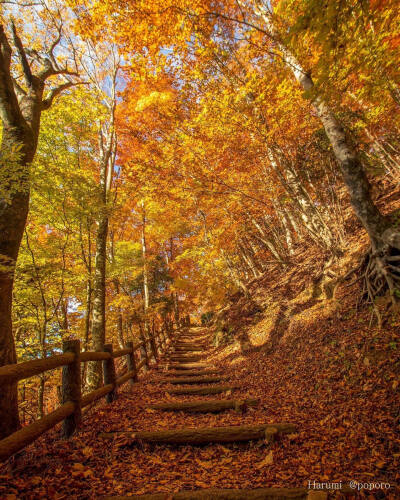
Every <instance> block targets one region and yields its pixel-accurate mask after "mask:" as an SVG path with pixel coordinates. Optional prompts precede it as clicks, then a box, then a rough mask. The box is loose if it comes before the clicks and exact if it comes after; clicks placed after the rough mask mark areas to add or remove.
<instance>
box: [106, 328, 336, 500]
mask: <svg viewBox="0 0 400 500" xmlns="http://www.w3.org/2000/svg"><path fill="white" fill-rule="evenodd" d="M208 345H209V343H208V339H207V338H206V337H205V336H204V335H196V334H195V333H191V332H190V331H186V332H184V333H183V334H182V335H181V336H180V337H179V338H177V339H176V341H175V343H174V345H173V346H172V350H171V352H170V353H168V354H167V356H166V357H165V361H164V370H165V373H164V376H163V378H162V380H161V382H162V383H164V384H166V385H167V387H166V389H165V392H166V394H168V395H174V396H180V395H182V396H187V395H193V396H195V397H196V398H193V399H191V400H190V401H186V400H185V401H174V402H171V401H170V400H169V401H168V400H167V401H164V402H160V403H157V404H151V405H149V406H148V408H149V409H150V410H153V411H154V410H158V411H169V412H187V413H219V412H224V411H226V410H231V409H234V410H236V411H238V412H240V413H245V412H246V410H247V408H248V407H251V406H256V405H257V404H258V400H256V399H232V398H231V397H228V396H227V397H226V398H225V399H211V400H210V399H198V398H197V396H207V395H211V394H224V393H225V394H227V395H231V394H232V392H234V391H235V389H237V388H238V387H239V386H238V385H236V384H229V383H227V382H228V377H226V376H223V375H222V374H221V370H220V369H218V368H217V367H215V366H213V365H210V364H209V363H206V362H205V361H204V358H205V357H206V356H207V352H206V349H207V347H208ZM222 382H224V384H222ZM169 385H171V386H172V387H168V386H169ZM295 431H296V426H295V425H294V424H291V423H285V422H283V423H282V422H277V423H264V424H258V425H236V426H226V427H200V428H181V429H171V430H161V431H152V432H149V431H146V432H124V433H122V434H124V435H126V437H127V439H129V440H130V441H131V442H132V444H134V443H135V442H137V443H143V442H147V443H154V444H158V445H167V444H168V445H191V446H199V445H201V446H205V445H207V444H211V443H235V442H246V441H254V440H264V442H265V444H266V446H268V445H270V444H271V443H272V442H273V441H274V440H275V438H276V437H277V436H278V435H279V434H289V433H293V432H295ZM113 436H114V433H103V434H101V435H100V437H104V438H108V437H110V438H111V437H113ZM103 498H104V497H103ZM105 498H108V499H110V500H111V499H113V500H118V499H119V500H122V499H128V498H129V499H132V498H134V499H136V498H137V499H142V500H146V499H147V500H175V499H176V500H189V499H194V500H195V499H199V500H213V499H227V500H230V499H238V500H239V499H241V500H247V499H249V500H256V499H257V500H258V499H259V500H261V499H263V500H264V499H274V500H276V499H308V500H324V499H326V498H327V494H326V493H325V492H319V491H313V490H310V491H309V490H307V489H306V488H261V489H254V490H249V489H244V490H239V489H221V490H219V489H204V490H196V491H181V492H177V493H156V494H147V495H133V496H132V495H130V496H114V497H113V496H108V497H105Z"/></svg>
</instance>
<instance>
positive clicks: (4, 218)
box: [0, 126, 36, 439]
mask: <svg viewBox="0 0 400 500" xmlns="http://www.w3.org/2000/svg"><path fill="white" fill-rule="evenodd" d="M21 145H23V148H22V158H21V159H20V161H17V159H12V158H11V159H10V160H9V165H2V166H1V173H0V181H1V182H0V185H1V188H0V366H4V365H9V364H13V363H16V362H17V357H16V352H15V345H14V337H13V332H12V312H11V311H12V293H13V285H14V272H15V264H16V261H17V257H18V251H19V247H20V244H21V239H22V236H23V233H24V228H25V223H26V218H27V215H28V208H29V184H28V178H29V164H30V162H31V161H32V159H33V157H34V154H35V151H36V145H35V143H34V141H33V140H32V139H31V137H30V136H29V134H25V135H24V134H23V133H22V132H20V133H18V131H15V130H7V129H6V128H5V126H4V128H3V138H2V145H1V153H0V156H1V157H3V158H9V156H10V151H12V150H13V149H14V150H15V149H17V148H18V147H20V146H21ZM21 160H22V161H21ZM6 197H7V198H6ZM0 422H1V424H2V425H1V426H0V439H1V438H4V437H6V436H8V435H9V434H11V433H12V432H15V431H16V430H18V429H19V427H20V423H19V416H18V391H17V384H16V383H12V384H5V385H3V386H1V387H0Z"/></svg>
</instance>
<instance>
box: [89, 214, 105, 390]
mask: <svg viewBox="0 0 400 500" xmlns="http://www.w3.org/2000/svg"><path fill="white" fill-rule="evenodd" d="M106 210H107V208H106V206H105V204H104V206H103V207H102V208H101V211H100V214H99V220H98V226H97V234H96V260H95V271H94V285H93V314H92V347H93V349H94V350H95V351H102V350H103V347H104V343H105V339H106V330H105V320H106V251H107V234H108V215H107V211H106ZM101 383H102V364H101V361H91V362H90V363H89V365H88V370H87V385H88V387H89V388H90V390H95V389H98V388H99V387H100V386H101Z"/></svg>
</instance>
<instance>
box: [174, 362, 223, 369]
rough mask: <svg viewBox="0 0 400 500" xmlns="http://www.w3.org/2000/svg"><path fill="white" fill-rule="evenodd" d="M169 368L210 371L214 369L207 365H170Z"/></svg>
mask: <svg viewBox="0 0 400 500" xmlns="http://www.w3.org/2000/svg"><path fill="white" fill-rule="evenodd" d="M168 368H169V369H170V368H172V369H173V370H196V369H199V370H202V369H204V370H209V369H211V368H214V367H213V366H211V365H207V364H206V363H169V364H168Z"/></svg>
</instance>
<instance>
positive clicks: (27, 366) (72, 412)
mask: <svg viewBox="0 0 400 500" xmlns="http://www.w3.org/2000/svg"><path fill="white" fill-rule="evenodd" d="M170 340H171V336H170V334H168V333H167V332H165V331H160V332H159V333H158V334H155V335H150V336H149V337H148V338H147V339H146V340H143V341H141V342H138V343H136V344H134V343H133V342H128V344H127V347H126V349H119V350H116V351H114V350H113V346H112V344H106V345H105V346H104V352H89V351H86V352H81V350H80V341H79V340H67V341H65V342H64V343H63V354H58V355H54V356H51V357H48V358H44V359H36V360H33V361H26V362H24V363H18V364H13V365H6V366H2V367H0V390H1V387H4V386H5V385H7V384H10V383H15V382H18V381H19V380H23V379H26V378H29V377H32V376H34V375H39V374H41V373H44V372H47V371H49V370H53V369H54V368H59V367H63V370H62V386H61V395H62V405H61V406H60V407H59V408H57V409H56V410H55V411H53V412H51V413H49V414H48V415H46V416H45V417H43V418H41V419H40V420H36V421H35V422H33V423H32V424H30V425H28V426H26V427H23V428H21V429H20V430H18V431H16V432H14V433H13V434H11V435H9V436H8V437H6V438H4V439H2V440H1V441H0V461H3V460H6V459H7V458H9V457H10V456H11V455H13V454H14V453H16V452H18V451H19V450H21V449H22V448H24V447H25V446H27V445H28V444H30V443H32V442H33V441H35V440H36V439H37V438H38V437H39V436H41V435H42V434H43V433H45V432H46V431H48V430H50V429H52V428H53V427H54V426H55V425H56V424H58V423H59V422H63V425H62V435H63V436H64V437H69V436H71V435H72V434H73V433H74V432H75V430H76V429H77V427H78V426H79V425H80V423H81V419H82V408H84V407H86V406H88V405H89V404H91V403H93V402H94V401H96V400H98V399H100V398H102V397H105V398H106V401H107V402H108V403H110V402H112V401H114V399H115V398H116V396H117V388H118V387H119V386H121V385H122V384H124V383H125V382H127V381H128V380H130V381H131V383H132V384H133V383H135V381H137V378H138V374H139V372H140V371H141V369H142V368H143V367H145V369H148V368H149V366H150V363H151V361H152V359H154V361H155V362H157V360H158V356H159V355H160V354H161V353H163V352H165V351H166V349H167V347H168V345H169V342H170ZM136 352H140V358H139V356H138V358H139V359H138V360H136V355H135V354H136ZM122 356H126V364H127V371H126V373H124V374H123V375H121V376H120V377H118V378H117V377H116V371H115V364H114V360H115V359H117V358H120V357H122ZM86 361H102V362H103V378H104V386H103V387H100V388H99V389H97V390H95V391H93V392H90V393H89V394H85V395H84V396H82V378H81V363H82V362H86Z"/></svg>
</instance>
